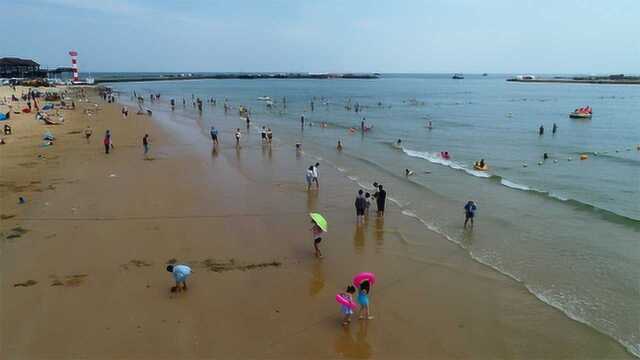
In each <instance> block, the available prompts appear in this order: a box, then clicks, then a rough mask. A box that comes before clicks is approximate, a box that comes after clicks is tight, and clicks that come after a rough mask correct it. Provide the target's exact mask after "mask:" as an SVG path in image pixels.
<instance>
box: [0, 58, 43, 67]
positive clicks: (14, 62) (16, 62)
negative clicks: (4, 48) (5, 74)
mask: <svg viewBox="0 0 640 360" xmlns="http://www.w3.org/2000/svg"><path fill="white" fill-rule="evenodd" d="M0 65H6V66H40V64H38V63H37V62H35V61H33V60H31V59H19V58H12V57H4V58H0Z"/></svg>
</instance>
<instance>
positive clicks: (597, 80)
mask: <svg viewBox="0 0 640 360" xmlns="http://www.w3.org/2000/svg"><path fill="white" fill-rule="evenodd" d="M507 81H514V82H524V83H559V84H622V85H640V76H625V75H623V74H620V75H608V76H576V77H560V76H557V77H553V78H537V77H535V76H532V75H521V76H517V77H515V78H511V79H507Z"/></svg>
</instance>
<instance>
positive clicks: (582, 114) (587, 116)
mask: <svg viewBox="0 0 640 360" xmlns="http://www.w3.org/2000/svg"><path fill="white" fill-rule="evenodd" d="M591 115H592V114H591V113H586V112H575V111H574V112H572V113H569V117H570V118H572V119H591Z"/></svg>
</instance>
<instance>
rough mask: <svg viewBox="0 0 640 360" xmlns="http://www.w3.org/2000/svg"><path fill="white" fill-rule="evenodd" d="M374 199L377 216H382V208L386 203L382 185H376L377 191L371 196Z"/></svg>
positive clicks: (385, 193) (385, 194)
mask: <svg viewBox="0 0 640 360" xmlns="http://www.w3.org/2000/svg"><path fill="white" fill-rule="evenodd" d="M373 197H374V198H376V205H377V206H378V216H380V217H382V216H384V206H385V202H386V201H387V192H386V191H385V190H384V189H383V188H382V185H378V191H377V192H376V193H375V194H373Z"/></svg>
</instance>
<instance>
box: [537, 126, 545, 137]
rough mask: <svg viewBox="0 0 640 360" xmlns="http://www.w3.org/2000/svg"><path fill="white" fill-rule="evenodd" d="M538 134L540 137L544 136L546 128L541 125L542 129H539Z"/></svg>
mask: <svg viewBox="0 0 640 360" xmlns="http://www.w3.org/2000/svg"><path fill="white" fill-rule="evenodd" d="M538 134H539V135H540V136H542V135H544V126H542V125H540V128H539V129H538Z"/></svg>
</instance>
